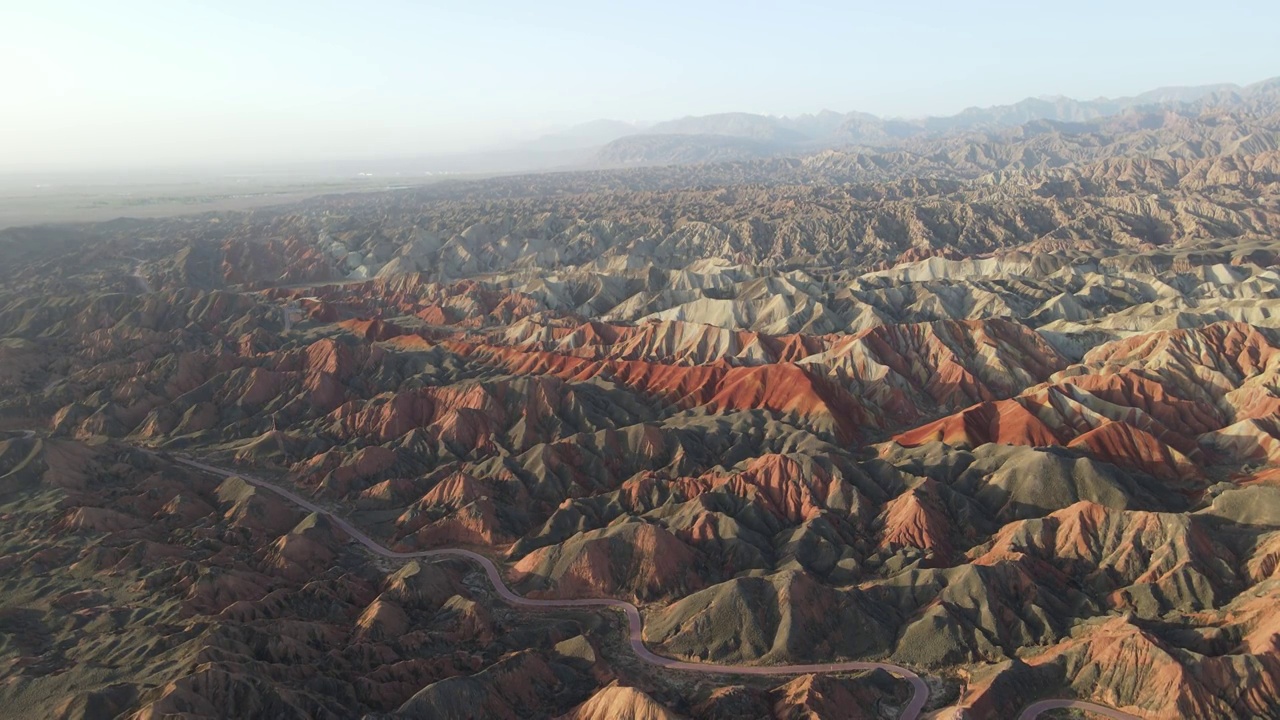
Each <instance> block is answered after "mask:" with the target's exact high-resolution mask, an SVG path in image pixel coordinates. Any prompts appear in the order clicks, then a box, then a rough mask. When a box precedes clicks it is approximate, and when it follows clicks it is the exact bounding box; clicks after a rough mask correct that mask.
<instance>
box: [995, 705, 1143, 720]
mask: <svg viewBox="0 0 1280 720" xmlns="http://www.w3.org/2000/svg"><path fill="white" fill-rule="evenodd" d="M1061 709H1071V710H1087V711H1089V712H1091V713H1093V714H1094V715H1101V716H1102V717H1105V718H1112V720H1142V718H1140V717H1138V716H1137V715H1130V714H1129V713H1127V712H1123V711H1121V710H1115V709H1112V708H1109V707H1103V706H1102V705H1094V704H1093V703H1091V702H1085V701H1083V700H1041V701H1040V702H1036V703H1031V704H1030V705H1028V706H1027V707H1026V708H1024V709H1023V711H1022V712H1021V713H1019V715H1018V720H1034V719H1035V718H1037V717H1040V714H1041V713H1046V712H1049V711H1050V710H1061Z"/></svg>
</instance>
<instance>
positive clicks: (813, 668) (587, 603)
mask: <svg viewBox="0 0 1280 720" xmlns="http://www.w3.org/2000/svg"><path fill="white" fill-rule="evenodd" d="M138 449H140V450H142V451H143V452H146V453H148V454H151V455H156V453H155V452H153V451H151V450H148V449H146V448H138ZM172 459H173V460H174V461H176V462H179V463H182V464H183V465H187V466H190V467H193V468H196V469H198V470H203V471H205V472H207V473H210V474H213V475H217V476H219V477H238V478H241V479H242V480H244V481H245V482H247V483H249V484H251V485H254V486H256V487H260V488H262V489H264V490H269V491H271V492H273V493H275V494H277V495H279V496H281V497H283V498H284V499H286V500H288V501H289V502H291V503H293V504H294V505H297V506H298V507H301V508H303V509H304V510H308V511H310V512H313V513H318V514H320V515H323V516H324V517H327V518H328V519H329V522H331V523H333V524H334V525H336V526H337V527H339V528H341V529H342V530H343V532H345V533H347V534H348V535H350V536H351V537H352V538H353V539H355V540H356V542H359V543H360V544H361V545H363V546H364V547H365V548H366V549H368V550H369V551H370V552H372V553H373V554H375V555H379V556H381V557H385V558H394V559H401V560H411V559H415V558H443V557H459V558H464V559H466V560H470V561H472V562H474V563H477V564H478V565H480V567H482V568H484V571H485V574H486V575H488V576H489V582H491V583H493V587H494V590H496V591H497V593H498V596H499V597H501V598H502V599H503V600H505V601H506V602H507V603H509V604H511V605H514V606H517V607H529V608H545V609H554V608H589V607H604V608H614V609H616V610H621V611H622V612H623V613H624V614H625V615H626V616H627V625H628V626H629V628H630V631H629V636H630V643H631V651H632V652H634V653H635V654H636V657H638V658H640V659H641V660H643V661H645V662H647V663H650V664H652V665H656V666H658V667H663V668H668V669H671V670H686V671H690V672H701V673H721V674H728V675H807V674H810V673H828V672H849V671H860V670H884V671H886V672H888V673H890V674H892V675H895V676H897V677H899V678H902V679H903V680H906V681H907V682H908V683H910V684H911V690H912V694H911V701H910V702H908V703H907V706H906V707H905V708H903V710H902V715H901V716H900V717H901V718H902V720H918V719H919V718H920V717H921V713H922V712H923V710H924V705H925V703H926V702H927V701H928V700H929V686H928V684H926V683H925V681H924V680H923V679H921V678H920V676H919V675H917V674H915V673H914V672H912V671H910V670H908V669H906V668H904V667H900V666H898V665H893V664H890V663H879V662H854V661H850V662H834V663H816V664H812V665H768V666H761V665H716V664H712V663H694V662H686V661H684V660H674V659H672V658H668V657H663V656H661V655H658V654H656V653H654V652H653V651H652V650H650V649H649V648H648V646H647V645H645V644H644V620H643V618H641V616H640V610H639V608H637V607H636V606H635V605H633V604H631V603H629V602H627V601H625V600H612V599H604V598H602V599H581V600H536V599H532V598H526V597H523V596H521V595H517V594H516V593H515V592H513V591H512V590H511V588H509V587H507V584H506V581H504V580H503V578H502V572H501V571H500V570H499V569H498V566H497V565H495V564H494V563H493V561H492V560H490V559H489V558H487V557H485V556H483V555H480V554H479V553H475V552H472V551H470V550H463V549H461V548H442V549H439V550H423V551H420V552H408V553H406V552H396V551H394V550H389V549H387V548H386V547H384V546H382V545H380V544H379V543H378V542H377V541H376V540H374V539H373V538H371V537H369V536H368V535H366V534H364V533H363V532H361V531H360V529H359V528H357V527H355V526H354V525H352V524H351V523H350V522H348V521H347V520H345V519H343V518H341V517H339V516H337V515H335V514H333V513H332V512H330V511H328V510H326V509H325V508H323V507H321V506H319V505H317V504H315V503H314V502H312V501H310V500H307V499H306V498H304V497H302V496H301V495H298V494H297V493H295V492H293V491H291V490H287V489H285V488H282V487H279V486H278V485H276V484H274V483H271V482H268V481H266V480H263V479H261V478H256V477H253V476H252V475H247V474H245V473H243V472H239V471H234V470H226V469H223V468H220V467H216V466H214V465H209V464H207V463H202V462H200V461H198V460H191V459H189V458H184V457H179V456H172ZM1060 708H1073V709H1079V710H1087V711H1089V712H1093V713H1097V714H1098V715H1102V716H1103V717H1107V718H1112V719H1113V720H1142V719H1141V718H1139V717H1138V716H1136V715H1130V714H1129V713H1125V712H1122V711H1120V710H1115V709H1112V708H1108V707H1103V706H1101V705H1095V704H1093V703H1089V702H1084V701H1082V700H1042V701H1040V702H1036V703H1032V704H1031V705H1028V706H1027V707H1026V708H1025V709H1023V711H1022V713H1021V714H1019V715H1018V720H1034V718H1036V717H1039V716H1040V715H1041V714H1042V713H1045V712H1048V711H1050V710H1056V709H1060ZM931 715H933V716H935V717H936V714H931Z"/></svg>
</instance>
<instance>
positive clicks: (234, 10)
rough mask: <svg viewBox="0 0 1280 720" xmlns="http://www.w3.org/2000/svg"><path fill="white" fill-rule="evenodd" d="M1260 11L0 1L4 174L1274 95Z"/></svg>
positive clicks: (1083, 3)
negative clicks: (1029, 106) (610, 122)
mask: <svg viewBox="0 0 1280 720" xmlns="http://www.w3.org/2000/svg"><path fill="white" fill-rule="evenodd" d="M1277 27H1280V3H1278V2H1275V0H1250V1H1248V2H1243V1H1237V0H1215V1H1214V2H1212V3H1205V2H1203V0H1195V1H1189V0H1163V1H1162V2H1152V1H1147V0H1142V1H1127V2H1126V1H1125V0H1110V1H1109V2H1097V1H1095V0H1075V1H1073V2H1061V1H1060V0H1059V1H1055V2H1037V1H1035V0H1021V1H1008V2H990V1H984V0H965V1H963V2H961V1H957V0H947V1H943V0H911V1H907V2H902V1H895V0H881V2H875V3H869V2H860V1H858V0H844V1H838V0H824V1H822V2H815V1H808V0H788V1H786V2H781V1H779V2H758V1H755V0H735V1H729V0H647V1H646V2H630V3H618V2H609V1H608V0H534V1H527V0H526V1H522V2H516V1H508V0H458V1H456V2H437V1H435V0H362V1H360V2H356V1H355V0H352V1H350V2H336V1H331V0H306V1H299V0H252V1H248V0H207V1H205V2H188V1H184V0H163V1H160V0H112V1H111V2H104V1H103V0H0V81H2V82H0V172H23V171H37V170H50V169H67V170H80V169H128V168H134V167H139V168H141V167H180V166H184V165H190V164H215V165H216V164H220V163H239V162H250V161H252V162H260V163H271V162H290V161H304V160H326V159H336V158H365V157H369V158H374V157H377V158H385V157H397V156H423V155H430V154H443V153H458V152H467V151H474V150H478V149H483V148H487V147H492V146H498V145H502V144H504V143H511V142H516V141H518V140H521V139H524V138H531V137H536V136H537V135H539V134H542V133H545V132H548V131H553V130H555V129H558V128H562V127H566V126H570V125H573V124H576V123H581V122H586V121H590V120H594V119H597V118H612V119H620V120H628V121H650V122H651V121H658V120H664V119H671V118H676V117H682V116H685V115H703V114H709V113H715V112H729V111H744V112H757V113H765V114H776V115H795V114H800V113H812V112H817V111H819V110H822V109H832V110H837V111H841V112H846V111H851V110H860V111H864V112H871V113H875V114H878V115H884V116H906V117H916V116H922V115H949V114H952V113H955V112H958V111H959V110H962V109H964V108H966V107H970V106H988V105H995V104H1005V103H1011V102H1016V101H1018V100H1021V99H1023V98H1025V97H1031V96H1042V95H1066V96H1070V97H1075V98H1078V99H1090V98H1094V97H1099V96H1107V97H1116V96H1123V95H1132V94H1136V93H1139V92H1142V91H1145V90H1149V89H1153V88H1155V87H1159V86H1168V85H1196V84H1207V83H1216V82H1235V83H1239V84H1247V83H1250V82H1255V81H1258V80H1262V79H1266V78H1269V77H1273V76H1277V75H1280V42H1276V37H1277V36H1276V32H1277V31H1276V28H1277Z"/></svg>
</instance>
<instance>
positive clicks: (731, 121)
mask: <svg viewBox="0 0 1280 720" xmlns="http://www.w3.org/2000/svg"><path fill="white" fill-rule="evenodd" d="M1278 88H1280V78H1274V79H1271V80H1266V81H1263V82H1259V83H1254V84H1252V85H1247V86H1240V85H1234V84H1229V83H1222V84H1215V85H1201V86H1195V87H1166V88H1158V89H1155V90H1151V91H1148V92H1144V93H1141V94H1139V95H1134V96H1132V97H1122V98H1098V99H1095V100H1074V99H1072V98H1067V97H1039V98H1027V99H1025V100H1022V101H1020V102H1017V103H1014V104H1012V105H996V106H992V107H986V108H979V107H971V108H967V109H965V110H962V111H961V112H959V113H956V114H955V115H949V116H945V117H924V118H916V119H902V118H881V117H878V116H876V115H872V114H870V113H864V112H848V113H838V112H833V111H831V110H823V111H821V112H819V113H816V114H806V115H798V116H795V117H777V116H770V115H757V114H752V113H743V112H731V113H718V114H714V115H701V116H688V117H683V118H679V119H675V120H667V121H664V122H659V123H656V124H653V125H643V124H637V123H628V122H623V121H619V120H603V119H602V120H593V121H591V122H587V123H583V124H581V125H575V126H573V127H570V128H566V129H564V130H561V131H559V132H556V133H552V134H547V135H543V136H541V137H539V138H536V139H534V140H531V141H527V142H523V143H519V144H516V145H512V146H507V147H504V148H500V149H495V150H491V151H487V152H480V153H468V154H460V155H455V156H451V157H438V158H429V159H428V160H429V161H430V162H431V163H432V164H433V167H432V169H434V170H443V171H452V172H529V171H536V170H570V169H584V168H593V167H594V168H606V167H628V166H644V165H671V164H685V163H702V162H719V161H730V160H745V159H751V158H759V157H770V156H777V155H795V154H803V153H808V152H816V151H820V150H824V149H832V148H842V147H850V146H865V147H871V148H879V147H888V146H893V145H895V144H899V143H902V142H904V141H907V140H911V139H915V138H920V137H936V136H940V135H946V134H950V133H961V132H968V131H975V130H987V129H993V128H1000V127H1013V126H1017V125H1022V124H1024V123H1028V122H1034V121H1039V120H1048V121H1053V122H1063V123H1080V122H1087V121H1090V120H1096V119H1098V118H1102V117H1108V116H1113V115H1119V114H1122V113H1124V112H1126V111H1129V110H1133V109H1137V108H1150V107H1152V106H1161V105H1168V106H1181V105H1185V104H1188V103H1205V104H1206V105H1214V104H1220V103H1227V102H1238V101H1241V100H1245V99H1247V98H1249V97H1250V96H1253V95H1256V94H1258V93H1261V92H1269V91H1275V90H1277V89H1278Z"/></svg>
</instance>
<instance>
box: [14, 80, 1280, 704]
mask: <svg viewBox="0 0 1280 720" xmlns="http://www.w3.org/2000/svg"><path fill="white" fill-rule="evenodd" d="M1114 112H1115V114H1106V115H1101V116H1098V117H1089V118H1087V119H1084V120H1081V121H1073V122H1059V121H1052V120H1044V119H1032V120H1030V121H1029V122H1026V123H1024V124H1016V125H1014V124H1005V125H984V126H980V127H964V128H961V129H958V130H952V131H948V132H940V133H935V134H924V135H912V136H910V137H906V138H901V139H899V140H897V141H895V142H894V143H892V144H885V145H881V146H874V147H873V146H870V145H866V146H862V145H859V146H849V147H845V148H842V149H826V150H822V151H820V152H817V153H811V154H794V155H787V156H769V157H752V158H746V159H742V160H737V161H731V162H718V163H700V164H685V165H668V166H661V167H648V168H636V169H622V170H595V171H583V172H573V173H558V174H544V175H524V176H510V177H501V178H490V179H486V180H477V181H446V182H440V183H436V184H433V185H430V186H426V187H421V188H414V189H407V190H397V191H391V192H370V193H361V194H352V195H334V196H325V197H319V198H314V199H310V200H305V201H302V202H298V203H294V204H290V205H283V206H279V207H272V208H266V209H257V210H252V211H248V212H219V213H209V214H204V215H195V216H189V217H176V218H157V219H120V220H113V221H109V222H102V223H96V224H79V225H56V226H55V225H46V226H39V227H24V228H12V229H9V230H6V231H3V232H2V233H0V577H3V583H0V716H4V717H50V718H63V719H68V720H70V719H77V720H80V719H84V720H89V719H93V720H96V719H98V718H137V719H150V718H157V719H158V718H170V717H183V718H217V717H239V718H311V717H314V718H354V717H367V718H371V719H388V720H389V719H392V718H397V719H398V718H441V717H444V718H570V719H575V720H588V719H591V720H594V719H597V718H600V719H603V718H623V719H627V718H629V719H631V720H665V719H668V718H697V719H704V718H705V719H708V720H710V719H713V718H786V719H791V718H895V717H910V718H914V717H920V716H927V717H941V718H947V717H959V718H1014V717H1019V715H1020V714H1021V713H1024V712H1025V713H1026V715H1025V716H1026V717H1031V716H1033V715H1036V714H1037V713H1039V712H1040V711H1041V710H1045V711H1046V712H1045V713H1044V714H1043V715H1042V717H1051V716H1052V715H1051V714H1050V713H1053V712H1062V711H1061V710H1049V709H1048V708H1052V707H1055V706H1056V705H1061V704H1065V703H1060V702H1056V701H1079V702H1083V703H1092V704H1093V707H1095V708H1097V709H1100V710H1106V709H1109V711H1110V712H1113V713H1115V716H1116V717H1139V718H1250V717H1259V718H1275V717H1280V84H1277V83H1275V82H1272V83H1267V84H1262V85H1258V86H1252V87H1250V88H1245V89H1237V90H1229V91H1223V92H1218V93H1211V94H1209V95H1207V96H1203V97H1200V98H1198V99H1195V100H1191V101H1184V100H1180V99H1177V98H1174V99H1169V100H1167V101H1164V102H1158V103H1154V104H1146V105H1135V106H1130V107H1123V108H1115V109H1114ZM295 498H296V499H295ZM441 549H449V550H467V551H470V552H472V553H475V554H477V555H478V556H480V558H481V559H483V560H486V561H488V562H490V563H492V567H493V572H492V573H490V572H487V571H486V568H487V566H486V565H484V564H483V563H481V562H477V561H476V560H475V559H473V558H472V557H471V556H467V555H460V554H457V553H454V554H438V553H437V554H432V551H436V550H441ZM495 576H496V577H495ZM495 579H497V580H499V581H500V582H498V583H495V582H494V580H495ZM508 588H509V590H508ZM513 598H514V599H513ZM522 600H523V601H539V602H540V604H541V607H529V606H528V603H527V602H524V603H522V602H520V601H522ZM570 600H581V601H600V600H610V601H613V602H612V606H613V607H612V609H611V608H610V607H602V605H604V604H603V603H600V602H582V603H576V604H574V603H569V602H567V601H570ZM630 607H634V608H636V610H635V617H631V616H630V615H629V613H630V611H629V610H627V609H628V608H630ZM618 610H623V612H619V611H618ZM646 652H647V653H648V654H647V655H645V654H643V653H646ZM694 665H702V666H715V667H710V668H707V667H704V668H701V669H702V670H707V671H705V672H704V671H700V669H699V668H696V667H692V666H694ZM796 666H800V667H796ZM765 668H774V670H773V671H770V670H765ZM1050 701H1055V702H1050ZM921 705H923V708H924V710H923V715H922V714H921V712H920V706H921Z"/></svg>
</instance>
